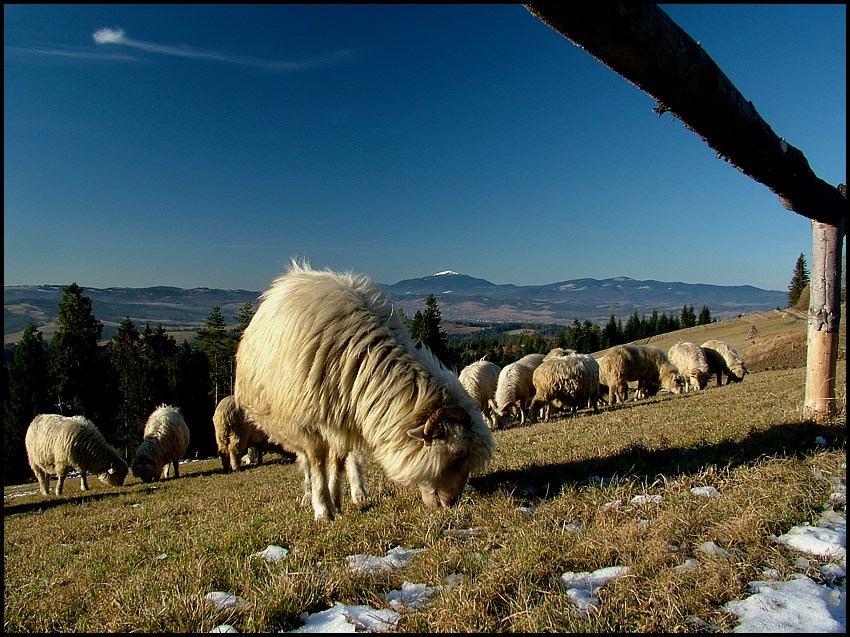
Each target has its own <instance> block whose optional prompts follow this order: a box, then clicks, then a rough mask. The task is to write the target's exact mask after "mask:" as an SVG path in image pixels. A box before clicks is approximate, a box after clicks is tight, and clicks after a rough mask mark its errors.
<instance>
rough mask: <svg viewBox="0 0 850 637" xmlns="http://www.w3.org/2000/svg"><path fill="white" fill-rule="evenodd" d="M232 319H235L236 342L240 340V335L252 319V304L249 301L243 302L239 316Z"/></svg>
mask: <svg viewBox="0 0 850 637" xmlns="http://www.w3.org/2000/svg"><path fill="white" fill-rule="evenodd" d="M234 318H235V319H236V332H235V334H234V336H235V338H236V340H237V342H238V341H239V340H240V339H241V338H242V334H244V333H245V330H246V329H247V327H248V324H249V323H250V322H251V319H252V318H254V304H253V303H251V301H245V303H243V304H242V307H241V308H239V314H237V315H236V316H235V317H234Z"/></svg>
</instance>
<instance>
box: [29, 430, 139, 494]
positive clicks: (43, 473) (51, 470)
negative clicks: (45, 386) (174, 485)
mask: <svg viewBox="0 0 850 637" xmlns="http://www.w3.org/2000/svg"><path fill="white" fill-rule="evenodd" d="M24 440H25V444H26V448H27V456H28V457H29V463H30V468H31V469H32V471H33V473H34V474H35V477H36V479H37V480H38V486H39V488H40V489H41V493H42V495H50V477H51V476H52V475H54V474H55V475H56V477H57V478H58V482H57V483H56V495H57V496H59V495H62V485H63V484H64V483H65V478H66V477H67V476H68V472H70V471H71V469H75V470H76V471H77V472H79V474H80V489H81V490H82V491H88V489H89V485H88V482H86V473H87V472H91V473H96V474H99V475H98V479H99V480H100V481H101V482H105V483H106V484H108V485H110V486H113V487H120V486H122V485H123V484H124V479H125V478H126V477H127V472H128V471H129V470H130V468H129V467H128V466H127V463H126V462H125V461H124V460H123V459H122V458H121V457H120V456H119V455H118V454H117V453H116V451H115V449H114V448H113V447H112V445H110V444H108V443H107V442H106V439H105V438H104V437H103V435H102V434H101V433H100V431H98V429H97V427H95V426H94V423H92V422H91V421H90V420H87V419H86V418H85V417H83V416H61V415H59V414H39V415H38V416H36V417H35V418H33V420H32V422H31V423H30V424H29V427H28V428H27V433H26V437H25V439H24Z"/></svg>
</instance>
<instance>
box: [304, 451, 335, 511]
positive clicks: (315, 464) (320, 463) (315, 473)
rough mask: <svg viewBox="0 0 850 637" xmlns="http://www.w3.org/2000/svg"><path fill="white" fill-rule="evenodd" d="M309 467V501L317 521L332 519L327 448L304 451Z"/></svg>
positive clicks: (332, 509) (332, 507)
mask: <svg viewBox="0 0 850 637" xmlns="http://www.w3.org/2000/svg"><path fill="white" fill-rule="evenodd" d="M305 455H306V462H307V463H308V464H309V467H310V501H311V503H312V505H313V516H314V517H315V518H316V521H317V522H325V521H329V520H333V519H334V505H333V500H332V499H331V492H330V489H329V486H328V469H329V467H328V455H329V454H328V448H327V447H324V448H321V449H319V450H316V449H309V450H307V451H306V452H305Z"/></svg>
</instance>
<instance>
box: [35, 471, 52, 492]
mask: <svg viewBox="0 0 850 637" xmlns="http://www.w3.org/2000/svg"><path fill="white" fill-rule="evenodd" d="M32 472H33V473H34V474H35V477H36V479H37V480H38V488H39V490H40V491H41V495H50V474H49V473H47V471H42V470H41V469H39V468H38V467H33V468H32Z"/></svg>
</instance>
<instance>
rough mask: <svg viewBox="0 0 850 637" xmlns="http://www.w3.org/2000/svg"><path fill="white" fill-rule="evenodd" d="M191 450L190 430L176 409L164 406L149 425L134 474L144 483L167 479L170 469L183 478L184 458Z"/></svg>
mask: <svg viewBox="0 0 850 637" xmlns="http://www.w3.org/2000/svg"><path fill="white" fill-rule="evenodd" d="M188 447H189V427H188V426H187V425H186V421H185V420H183V416H182V415H181V414H180V411H179V410H178V409H177V408H176V407H170V406H168V405H161V406H159V407H157V408H156V409H154V410H153V412H152V413H151V415H150V416H149V417H148V420H147V422H146V423H145V431H144V440H142V444H141V445H139V448H138V449H137V450H136V457H135V458H134V459H133V464H132V467H131V468H132V470H133V475H134V476H136V477H137V478H139V480H141V481H142V482H153V481H155V480H159V479H160V477H162V478H167V477H168V474H169V469H170V468H172V469H173V473H174V477H175V478H179V477H180V458H182V457H183V454H184V453H186V449H187V448H188Z"/></svg>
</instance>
